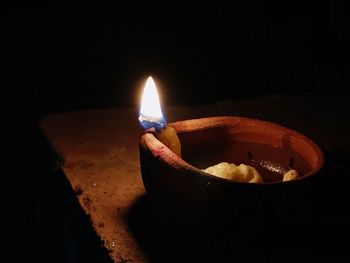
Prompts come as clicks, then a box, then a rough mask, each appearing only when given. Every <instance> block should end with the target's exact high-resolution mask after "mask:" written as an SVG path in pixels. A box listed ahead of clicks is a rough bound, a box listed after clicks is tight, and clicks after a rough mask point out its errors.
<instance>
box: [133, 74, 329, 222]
mask: <svg viewBox="0 0 350 263" xmlns="http://www.w3.org/2000/svg"><path fill="white" fill-rule="evenodd" d="M149 81H150V80H148V84H147V85H150V83H151V86H153V85H154V82H153V81H151V82H149ZM152 90H154V92H153V93H154V94H153V95H149V94H148V95H147V96H148V97H151V100H149V101H148V103H150V104H151V105H153V106H152V107H153V113H152V112H151V111H148V112H147V110H144V109H142V107H146V106H145V105H142V107H141V112H140V118H139V119H140V122H141V124H143V126H145V128H147V129H146V130H145V132H144V133H143V134H142V135H141V137H140V143H139V148H140V165H141V174H142V179H143V183H144V186H145V189H146V192H147V195H148V196H149V198H150V200H151V203H152V204H153V206H154V207H155V209H156V211H158V212H159V213H160V214H162V216H165V218H167V219H169V220H171V221H173V222H176V223H181V224H182V223H193V224H196V222H201V221H203V220H209V221H210V220H213V218H218V217H228V218H237V216H238V217H240V218H242V217H243V218H257V217H259V215H261V214H264V213H266V211H265V212H264V211H261V210H262V209H265V208H266V207H268V208H269V209H270V210H269V209H268V211H271V209H273V208H278V207H283V206H284V205H285V204H286V203H288V202H289V201H290V200H292V199H293V198H299V197H300V191H299V190H298V189H300V188H304V186H306V185H308V184H309V183H310V182H312V179H313V178H314V177H317V176H316V175H317V174H319V173H320V172H321V170H322V167H323V164H324V155H323V152H322V150H321V149H320V147H319V146H318V145H317V144H316V143H314V142H313V141H312V140H311V139H309V138H307V137H306V136H304V135H302V134H300V133H298V132H296V131H294V130H291V129H288V128H286V127H283V126H281V125H278V124H275V123H272V122H267V121H262V120H257V119H251V118H244V117H237V116H220V117H210V118H201V119H193V120H184V121H179V122H174V123H168V124H166V123H165V121H164V118H163V116H162V113H161V110H160V106H159V105H160V104H159V100H158V97H157V94H156V93H157V92H156V89H155V87H153V88H152ZM145 93H146V92H145ZM148 93H149V92H148ZM151 93H152V92H151ZM144 95H145V94H144ZM152 98H153V99H152ZM143 103H145V100H143ZM152 114H153V115H152ZM150 115H152V116H150ZM177 138H178V139H177ZM177 140H179V142H180V147H179V146H178V143H179V142H178V141H177ZM174 145H175V146H174ZM220 162H228V163H235V164H241V163H242V164H247V165H250V166H252V167H254V168H255V169H256V170H257V171H258V172H259V174H260V175H261V177H262V178H263V182H261V183H247V182H237V181H233V180H229V179H225V178H220V177H216V176H214V175H211V174H209V173H206V172H205V171H204V170H203V169H205V168H207V167H209V166H212V165H215V164H217V163H220ZM290 169H295V170H296V171H298V173H299V177H298V178H296V179H294V180H290V181H283V175H284V174H285V173H286V172H287V171H288V170H290ZM297 195H298V196H297ZM277 210H278V209H277ZM277 210H276V211H274V212H275V213H278V211H277Z"/></svg>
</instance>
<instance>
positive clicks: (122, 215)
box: [40, 96, 350, 262]
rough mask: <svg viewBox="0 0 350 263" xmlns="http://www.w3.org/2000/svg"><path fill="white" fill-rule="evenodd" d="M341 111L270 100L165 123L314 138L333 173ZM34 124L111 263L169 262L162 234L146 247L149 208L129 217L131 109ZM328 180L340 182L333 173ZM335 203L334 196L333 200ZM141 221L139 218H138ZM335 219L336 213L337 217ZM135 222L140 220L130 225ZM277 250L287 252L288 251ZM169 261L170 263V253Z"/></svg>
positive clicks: (134, 170)
mask: <svg viewBox="0 0 350 263" xmlns="http://www.w3.org/2000/svg"><path fill="white" fill-rule="evenodd" d="M345 105H346V104H345V98H342V97H341V96H319V97H311V96H299V97H298V96H270V97H264V98H256V99H251V100H246V101H238V102H220V103H217V104H214V105H208V106H171V107H166V108H165V112H166V114H167V119H168V121H178V120H183V119H189V118H197V117H208V116H217V115H240V116H247V117H252V118H260V119H264V120H268V121H274V122H277V123H279V124H282V125H284V126H287V127H289V128H292V129H295V130H297V131H299V132H301V133H304V134H305V135H306V136H309V137H310V138H312V139H314V140H315V141H316V142H318V143H319V144H320V145H321V146H322V147H323V148H324V149H325V150H326V152H327V153H330V154H331V156H333V157H332V158H333V160H331V162H332V164H333V166H334V167H335V166H337V167H338V168H339V166H341V165H342V164H341V159H342V158H345V157H344V156H345V154H346V152H347V149H348V147H349V146H350V143H349V142H350V138H349V130H350V129H349V122H348V118H347V117H348V116H347V113H346V109H345V107H346V106H345ZM40 126H41V128H42V130H43V132H44V134H45V135H46V137H47V139H48V141H49V142H50V143H51V145H52V146H53V147H54V149H55V151H56V152H58V153H59V155H60V156H61V157H62V159H63V162H62V163H61V168H62V170H63V174H64V176H65V178H66V179H67V180H68V181H69V183H70V186H71V188H72V189H73V190H74V191H75V194H76V196H77V200H78V201H79V204H80V207H81V208H82V210H83V212H84V213H85V214H86V215H90V218H91V224H92V226H93V229H94V231H95V233H96V235H97V236H98V237H99V238H100V239H101V240H102V241H103V244H104V245H103V246H104V248H105V249H107V250H108V254H109V256H110V258H111V259H112V261H113V262H148V261H155V260H159V261H161V259H162V257H161V256H159V255H158V254H163V255H164V258H166V257H167V256H168V257H169V256H170V255H169V254H167V253H168V252H169V251H170V250H164V249H163V247H162V243H163V242H162V238H163V237H162V236H161V235H160V236H159V237H154V239H157V238H159V240H158V241H155V242H154V244H151V243H152V238H151V239H149V238H148V237H145V235H152V230H149V229H146V228H147V227H148V225H147V224H146V221H147V220H149V219H147V218H146V217H147V214H148V212H147V209H146V210H145V211H144V212H143V213H138V212H132V211H131V210H133V209H135V207H137V206H138V205H139V203H140V200H142V198H143V197H144V195H145V191H144V187H143V184H142V180H141V176H140V165H139V153H138V140H139V136H140V134H141V133H142V129H141V128H140V127H139V124H138V120H137V110H136V109H101V110H85V111H79V112H67V113H58V114H51V115H49V116H47V117H45V118H44V119H42V121H41V123H40ZM328 161H329V160H328ZM335 168H336V167H335ZM335 168H334V169H335ZM334 176H335V177H337V178H341V175H339V174H336V175H334ZM320 189H321V190H319V191H322V188H320ZM341 197H342V196H341V194H340V195H339V196H338V198H341ZM320 202H323V201H320ZM322 205H323V210H324V211H323V213H324V214H322V212H321V213H319V214H320V216H323V217H322V218H323V219H325V218H326V219H325V220H327V218H328V220H332V216H330V215H331V213H327V212H326V211H328V210H326V208H324V205H327V203H322ZM333 209H334V207H333ZM139 215H140V216H139ZM142 216H144V218H140V217H142ZM327 216H328V217H327ZM339 216H341V215H339V214H337V218H339ZM130 218H132V219H130ZM330 218H331V219H330ZM333 219H334V218H333ZM135 220H136V221H138V223H137V224H136V225H137V226H136V227H135ZM143 220H145V224H143ZM346 220H347V219H346ZM153 227H154V225H153ZM255 227H257V226H255ZM179 246H180V245H179ZM171 251H172V252H171V253H173V252H174V251H176V249H174V250H171ZM282 252H283V253H287V254H288V253H292V254H293V252H290V251H289V250H288V251H287V252H286V250H283V251H282ZM282 252H281V253H282ZM304 252H305V251H304V250H303V249H302V248H300V249H297V250H295V253H296V254H295V253H294V254H293V255H294V257H292V258H294V259H295V258H298V255H301V257H303V255H304V254H303V253H304ZM169 253H170V252H169ZM213 253H214V252H213ZM218 253H219V252H218ZM241 253H242V254H240V253H236V254H235V255H234V257H235V258H236V259H237V260H238V261H239V260H240V259H242V257H243V255H248V254H249V253H250V254H249V257H253V258H254V257H255V256H256V257H258V258H261V257H264V256H266V253H267V252H266V251H265V250H264V249H253V250H251V251H250V252H249V253H248V254H245V253H243V252H241ZM281 253H280V254H278V253H277V254H276V255H277V257H282V256H281V255H282V254H283V253H282V254H281ZM298 253H299V254H298ZM306 254H307V257H306V258H307V259H309V258H308V256H309V254H308V253H306ZM183 255H184V254H182V256H183ZM269 255H270V254H269ZM283 255H284V254H283ZM171 257H173V258H174V259H173V260H174V262H175V261H176V259H177V258H176V257H177V256H176V253H174V254H172V255H171ZM249 257H248V258H246V257H243V259H249ZM270 257H271V255H270ZM164 258H163V259H164ZM183 261H186V260H183Z"/></svg>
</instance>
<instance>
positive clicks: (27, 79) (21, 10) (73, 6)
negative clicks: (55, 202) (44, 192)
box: [0, 0, 350, 262]
mask: <svg viewBox="0 0 350 263" xmlns="http://www.w3.org/2000/svg"><path fill="white" fill-rule="evenodd" d="M282 2H283V3H282ZM349 10H350V2H346V1H322V2H318V3H317V4H315V5H313V4H306V3H305V2H304V1H271V2H270V1H232V2H231V1H176V2H175V1H136V0H133V1H125V2H124V3H123V2H119V1H114V3H113V4H106V3H102V2H100V1H49V2H46V3H39V2H32V1H28V2H27V3H25V4H23V3H19V2H11V3H3V2H2V3H1V4H0V43H1V44H0V71H1V78H0V85H1V93H0V94H1V96H0V98H1V108H2V113H3V114H2V119H1V123H2V125H1V129H2V133H3V136H2V152H3V154H2V155H3V157H2V160H3V167H4V169H3V172H2V173H1V184H2V187H1V188H2V189H1V203H2V206H1V215H2V216H1V217H2V220H3V221H4V223H2V228H3V235H2V240H3V241H5V243H7V244H8V245H7V246H5V247H4V246H2V248H3V250H4V251H6V253H5V254H3V255H4V257H5V262H7V261H9V262H16V261H24V260H26V261H28V259H35V254H36V251H37V250H36V248H35V224H36V222H35V216H34V211H35V209H36V201H37V200H36V188H35V187H36V183H35V174H34V173H33V172H30V171H31V166H32V162H31V161H32V158H33V156H31V155H32V152H30V150H28V149H29V148H30V147H29V146H30V145H31V146H33V142H34V141H35V135H34V134H35V132H34V127H35V123H36V122H37V120H38V119H40V118H41V117H42V116H44V115H46V114H48V113H51V112H61V111H67V110H77V109H86V108H101V107H124V106H134V107H136V105H137V103H138V99H139V95H140V89H139V88H140V85H141V83H142V81H144V80H145V78H146V77H147V76H148V75H149V74H152V75H153V76H154V77H155V78H156V80H157V81H158V84H159V88H160V90H161V95H162V98H163V103H164V104H167V105H170V104H207V103H212V102H215V101H218V100H235V99H242V98H252V97H257V96H263V95H269V94H299V95H303V94H308V95H310V94H311V95H313V94H315V95H317V94H333V95H334V94H341V95H347V91H346V87H347V86H348V85H349V84H350V65H349V61H350V52H349V49H350V33H349V32H350V16H349ZM0 261H1V262H3V261H2V260H1V259H0Z"/></svg>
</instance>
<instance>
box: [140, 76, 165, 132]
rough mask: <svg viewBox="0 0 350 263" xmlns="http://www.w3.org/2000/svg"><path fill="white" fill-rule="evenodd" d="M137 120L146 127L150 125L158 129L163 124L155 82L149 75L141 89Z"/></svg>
mask: <svg viewBox="0 0 350 263" xmlns="http://www.w3.org/2000/svg"><path fill="white" fill-rule="evenodd" d="M139 120H140V123H141V125H142V126H143V127H144V128H147V129H148V128H151V127H154V128H156V129H159V128H163V127H164V126H165V120H164V117H163V113H162V110H161V107H160V102H159V96H158V92H157V88H156V84H155V83H154V80H153V78H152V77H151V76H150V77H148V79H147V82H146V85H145V88H144V90H143V94H142V99H141V108H140V116H139Z"/></svg>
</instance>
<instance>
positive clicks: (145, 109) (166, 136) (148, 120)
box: [139, 77, 181, 157]
mask: <svg viewBox="0 0 350 263" xmlns="http://www.w3.org/2000/svg"><path fill="white" fill-rule="evenodd" d="M139 121H140V124H141V126H142V127H143V128H145V129H150V128H154V130H155V135H156V137H157V138H158V140H160V141H161V142H162V143H163V144H164V145H165V146H167V147H168V148H169V149H170V150H172V151H173V152H174V153H175V154H177V155H178V156H179V157H181V143H180V140H179V137H178V136H177V134H176V131H175V129H174V128H173V127H170V126H167V125H166V120H165V118H164V116H163V113H162V110H161V108H160V102H159V96H158V92H157V88H156V84H155V83H154V80H153V78H152V77H148V79H147V82H146V85H145V88H144V90H143V94H142V99H141V109H140V115H139Z"/></svg>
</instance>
